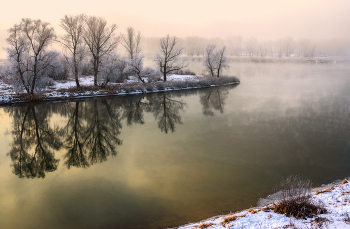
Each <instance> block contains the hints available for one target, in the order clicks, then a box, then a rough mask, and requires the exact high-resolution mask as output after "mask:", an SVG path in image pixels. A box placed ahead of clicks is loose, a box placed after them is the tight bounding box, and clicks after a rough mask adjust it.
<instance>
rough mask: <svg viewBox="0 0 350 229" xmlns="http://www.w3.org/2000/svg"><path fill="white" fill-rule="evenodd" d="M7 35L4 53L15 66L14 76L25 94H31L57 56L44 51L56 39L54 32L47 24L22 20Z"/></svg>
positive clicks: (27, 19) (39, 21) (26, 19)
mask: <svg viewBox="0 0 350 229" xmlns="http://www.w3.org/2000/svg"><path fill="white" fill-rule="evenodd" d="M8 33H9V34H10V35H9V37H8V38H7V43H8V44H9V45H10V47H8V48H7V49H6V51H7V53H8V56H9V58H10V61H13V62H14V64H15V66H16V72H15V74H14V75H15V77H18V78H19V81H20V82H21V84H22V85H23V87H24V88H25V90H26V91H27V93H29V94H33V93H34V91H35V89H36V83H37V81H38V80H39V78H40V77H42V76H43V74H42V73H43V72H44V71H45V70H46V69H47V68H48V67H50V61H51V60H52V58H54V57H55V56H56V55H57V53H56V52H50V51H47V50H46V49H47V47H48V46H49V45H50V44H51V43H52V42H53V41H54V40H55V38H56V34H55V31H54V29H53V28H52V27H50V24H49V23H47V22H42V21H41V20H32V19H29V18H24V19H22V20H21V22H20V24H19V25H14V26H13V27H12V28H10V29H9V30H8Z"/></svg>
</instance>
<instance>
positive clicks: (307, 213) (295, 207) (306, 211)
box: [273, 197, 327, 219]
mask: <svg viewBox="0 0 350 229" xmlns="http://www.w3.org/2000/svg"><path fill="white" fill-rule="evenodd" d="M273 211H274V212H275V213H280V214H285V215H286V216H289V217H290V216H293V217H295V218H297V219H306V218H307V217H310V218H312V217H314V216H315V215H318V214H324V213H327V210H326V209H325V208H324V207H323V206H322V205H321V204H320V203H318V202H314V201H312V200H311V199H310V198H308V197H305V198H293V199H290V200H287V201H280V202H278V203H276V204H274V208H273Z"/></svg>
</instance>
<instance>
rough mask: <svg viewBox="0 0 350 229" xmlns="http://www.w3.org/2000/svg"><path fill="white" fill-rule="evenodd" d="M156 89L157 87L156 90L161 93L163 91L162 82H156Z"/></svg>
mask: <svg viewBox="0 0 350 229" xmlns="http://www.w3.org/2000/svg"><path fill="white" fill-rule="evenodd" d="M156 87H157V89H158V90H161V91H162V90H164V89H165V85H164V83H163V82H158V83H157V84H156Z"/></svg>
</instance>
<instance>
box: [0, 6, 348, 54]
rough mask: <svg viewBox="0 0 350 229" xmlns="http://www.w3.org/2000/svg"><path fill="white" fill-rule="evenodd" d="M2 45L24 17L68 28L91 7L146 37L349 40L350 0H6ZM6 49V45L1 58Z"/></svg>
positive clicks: (0, 20)
mask: <svg viewBox="0 0 350 229" xmlns="http://www.w3.org/2000/svg"><path fill="white" fill-rule="evenodd" d="M1 9H2V10H1V14H0V47H5V46H6V45H7V44H6V41H5V39H6V37H7V32H6V31H7V29H8V28H10V27H11V26H13V25H14V24H15V23H18V22H19V21H20V20H21V18H25V17H29V18H33V19H41V20H43V21H46V22H49V23H51V25H52V26H54V28H55V30H56V33H57V34H62V32H63V31H62V29H61V28H60V27H59V22H60V19H61V18H62V17H63V16H64V15H65V14H79V13H85V14H88V15H96V16H101V17H104V18H106V19H107V21H108V22H109V23H111V24H112V23H115V24H117V26H118V30H117V33H122V32H125V29H126V28H127V27H128V26H133V27H134V28H135V29H136V30H140V31H141V32H142V34H143V36H144V37H163V36H166V35H167V34H170V35H175V36H177V37H182V38H185V37H188V36H199V37H203V38H214V37H220V38H222V39H225V38H227V37H230V36H241V37H243V39H249V38H251V37H254V38H256V39H258V40H259V41H269V40H277V39H283V38H285V37H293V38H294V39H295V40H296V41H297V40H299V39H312V40H316V41H317V42H325V40H327V41H336V43H337V41H338V40H339V39H341V40H342V41H344V40H345V41H348V39H349V38H350V30H349V29H348V28H350V15H349V14H348V9H350V2H349V1H347V0H337V1H331V0H322V1H319V0H310V1H303V0H296V1H281V0H267V1H258V0H249V1H244V2H242V1H237V0H219V1H216V2H215V3H213V2H205V1H199V0H192V1H185V0H179V1H176V2H175V1H160V0H149V1H140V0H139V1H123V2H121V1H108V0H100V1H98V4H95V3H94V2H92V3H88V4H87V3H86V2H85V1H84V2H83V1H74V2H72V1H68V0H63V1H60V2H55V3H48V2H47V1H43V0H34V1H30V2H28V1H24V0H19V1H16V3H13V2H11V1H6V2H2V3H1ZM5 57H6V52H5V51H4V50H3V49H1V50H0V58H5Z"/></svg>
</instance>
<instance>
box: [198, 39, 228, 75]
mask: <svg viewBox="0 0 350 229" xmlns="http://www.w3.org/2000/svg"><path fill="white" fill-rule="evenodd" d="M215 48H216V45H214V44H209V45H208V46H207V48H206V49H205V56H204V59H203V65H204V67H205V69H206V71H208V72H209V75H210V76H215V73H216V76H217V77H220V76H221V72H222V69H223V68H228V67H229V65H228V64H227V62H228V60H227V57H226V56H225V51H226V46H224V47H223V48H222V49H220V50H219V51H217V52H215Z"/></svg>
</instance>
